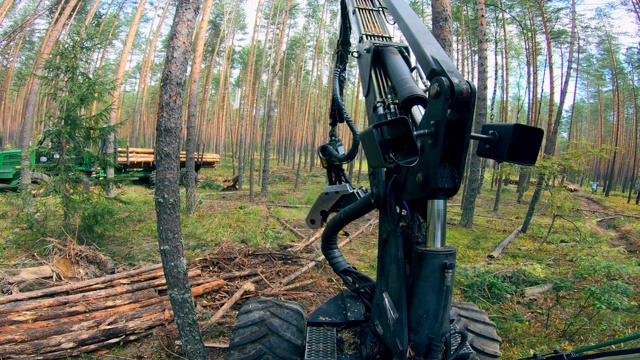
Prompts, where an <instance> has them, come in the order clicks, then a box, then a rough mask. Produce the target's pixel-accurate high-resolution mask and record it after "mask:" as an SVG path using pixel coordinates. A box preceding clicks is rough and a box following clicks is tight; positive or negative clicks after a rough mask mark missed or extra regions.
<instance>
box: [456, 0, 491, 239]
mask: <svg viewBox="0 0 640 360" xmlns="http://www.w3.org/2000/svg"><path fill="white" fill-rule="evenodd" d="M476 5H477V8H478V24H477V25H478V34H477V36H478V84H477V93H476V109H475V110H476V111H475V119H474V123H473V128H474V131H476V132H480V128H481V127H482V125H483V124H484V123H485V122H486V118H487V91H488V90H487V89H488V87H487V82H488V81H489V69H488V58H489V40H488V38H487V17H486V15H487V9H486V6H485V2H484V0H477V1H476ZM481 166H482V161H481V159H480V157H478V155H476V153H475V152H471V159H470V161H469V175H468V177H467V182H466V186H465V188H466V191H465V195H464V199H463V204H462V215H461V216H460V225H461V226H462V227H466V228H470V227H472V226H473V215H474V212H475V207H476V198H477V197H478V194H479V193H480V188H481V187H482V180H483V179H482V172H481V170H482V169H481Z"/></svg>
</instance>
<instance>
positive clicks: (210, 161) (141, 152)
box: [118, 148, 220, 166]
mask: <svg viewBox="0 0 640 360" xmlns="http://www.w3.org/2000/svg"><path fill="white" fill-rule="evenodd" d="M194 156H195V158H196V162H199V163H201V164H203V165H214V166H215V165H216V164H217V163H219V162H220V155H218V154H212V153H200V152H196V153H194ZM154 161H155V150H154V149H148V148H119V149H118V163H119V164H148V165H151V164H153V162H154ZM186 161H187V153H186V152H185V151H181V152H180V162H186Z"/></svg>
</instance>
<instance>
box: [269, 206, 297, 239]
mask: <svg viewBox="0 0 640 360" xmlns="http://www.w3.org/2000/svg"><path fill="white" fill-rule="evenodd" d="M269 215H270V216H272V217H273V218H274V219H276V220H278V222H279V223H280V224H282V226H284V227H285V228H286V229H287V230H289V231H291V232H292V233H293V234H294V235H295V236H297V237H298V238H300V239H305V238H306V236H305V235H304V234H303V233H301V232H300V231H298V229H296V228H294V227H293V226H291V225H289V224H287V222H286V221H284V220H282V219H280V217H278V215H276V214H274V213H272V212H269Z"/></svg>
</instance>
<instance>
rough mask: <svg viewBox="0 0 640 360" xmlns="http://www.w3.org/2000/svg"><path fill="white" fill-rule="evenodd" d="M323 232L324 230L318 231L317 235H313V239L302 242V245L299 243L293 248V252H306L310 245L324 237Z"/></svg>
mask: <svg viewBox="0 0 640 360" xmlns="http://www.w3.org/2000/svg"><path fill="white" fill-rule="evenodd" d="M323 231H324V229H319V230H318V231H316V233H315V234H313V236H312V237H310V238H309V239H307V240H305V241H303V242H300V243H298V244H296V245H294V246H293V247H292V248H291V251H293V252H300V251H302V250H304V249H305V248H306V247H307V246H309V245H311V244H313V243H314V242H315V241H316V240H318V239H319V238H320V237H322V232H323Z"/></svg>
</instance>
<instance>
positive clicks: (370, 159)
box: [307, 0, 542, 360]
mask: <svg viewBox="0 0 640 360" xmlns="http://www.w3.org/2000/svg"><path fill="white" fill-rule="evenodd" d="M390 26H397V27H398V28H399V29H400V31H401V32H402V35H403V36H404V38H405V39H406V41H407V43H408V44H401V43H397V42H395V41H394V39H393V37H392V36H391V32H390V31H389V27H390ZM351 39H355V40H356V41H357V42H356V44H355V46H353V45H352V44H351ZM349 57H354V58H356V60H357V64H358V68H359V73H360V81H361V85H362V89H363V94H364V97H365V105H366V112H367V117H368V127H367V129H365V130H364V131H363V132H362V133H361V134H358V131H357V130H356V129H355V126H354V125H353V120H352V119H351V118H350V116H349V114H348V112H347V111H346V108H345V106H344V102H343V88H344V83H345V79H346V71H347V65H348V62H349ZM414 61H415V62H417V64H416V65H412V64H413V63H414ZM332 79H333V96H332V101H331V118H330V123H329V125H330V130H329V141H328V142H327V144H325V145H323V146H321V147H320V149H319V150H318V153H319V155H320V158H321V159H322V163H323V166H324V167H325V169H327V178H328V182H329V186H328V187H327V188H326V189H325V191H323V192H322V194H321V195H320V197H319V198H318V200H317V201H316V203H315V204H314V205H313V207H312V209H311V211H310V213H309V215H308V217H307V224H308V225H309V226H310V227H312V228H319V227H321V226H323V225H324V224H325V223H326V222H327V221H328V223H327V226H326V228H325V231H324V233H323V236H322V250H323V254H324V255H325V258H326V259H327V261H328V262H329V264H330V265H331V267H332V268H333V270H334V271H335V272H336V274H338V275H339V276H340V277H341V278H342V280H343V281H344V283H345V285H346V286H347V288H348V289H349V290H350V291H351V292H353V293H354V294H356V295H357V296H359V297H360V299H361V301H362V303H363V304H364V305H365V306H366V308H367V313H368V314H369V315H368V316H369V317H368V319H369V324H368V329H369V332H370V334H371V338H372V339H374V340H373V341H374V342H378V343H379V346H369V347H368V350H366V351H365V352H366V353H365V354H364V356H363V357H364V358H378V357H383V358H387V357H388V358H397V359H405V358H415V359H434V360H435V359H441V358H442V355H443V351H446V352H447V354H448V355H452V354H454V353H460V349H444V345H443V344H445V343H450V341H449V340H450V339H448V338H447V336H451V332H450V330H449V308H450V303H451V295H452V291H453V283H454V281H453V279H454V271H455V258H456V253H455V250H454V249H453V248H451V247H447V246H446V242H445V235H446V232H445V225H446V199H448V198H449V197H451V196H453V195H455V194H456V193H457V192H458V190H459V188H460V186H461V183H462V174H463V173H464V165H465V158H466V155H467V150H468V147H469V141H470V140H471V139H475V140H479V142H480V143H481V144H482V147H481V149H480V148H479V149H480V150H481V151H478V154H479V155H481V156H484V157H489V158H493V159H496V160H498V161H511V162H516V163H520V164H531V163H532V162H534V161H535V158H536V156H537V154H538V151H539V147H540V142H541V139H542V133H541V130H540V131H538V130H539V129H536V130H535V131H533V132H532V131H530V128H529V127H525V128H522V127H512V126H507V127H503V126H489V127H487V128H486V129H485V128H483V129H482V132H481V134H472V133H471V126H472V120H473V114H474V107H475V86H474V85H473V84H472V83H471V82H469V81H467V80H466V79H464V78H463V77H462V75H461V74H460V73H459V71H458V70H457V69H456V67H455V65H454V64H453V62H452V61H451V60H450V59H449V57H448V56H447V55H446V53H445V52H444V50H443V49H442V47H441V46H440V45H439V44H438V42H437V41H436V40H435V38H434V37H433V35H432V34H431V33H430V32H429V30H428V29H427V28H426V27H425V25H424V24H423V23H422V21H421V20H420V19H419V18H418V16H417V15H416V14H415V13H414V12H413V10H412V9H411V8H410V7H409V5H408V4H407V3H406V2H405V1H404V0H388V1H385V2H384V3H383V2H381V1H380V0H342V1H341V26H340V37H339V40H338V46H337V50H336V63H335V70H334V73H333V76H332ZM341 123H346V124H347V126H348V127H349V129H350V132H351V133H352V134H353V141H352V145H351V148H350V149H349V150H348V151H346V152H345V151H344V146H343V145H342V141H341V140H340V139H339V138H338V137H337V131H336V127H337V126H338V125H339V124H341ZM500 125H502V124H500ZM521 126H524V125H521ZM523 137H524V138H528V139H532V140H530V145H531V146H530V149H527V150H525V151H521V150H520V149H519V148H518V146H516V145H514V144H518V145H519V144H522V141H523V140H522V138H523ZM536 141H537V147H536ZM360 143H361V144H362V148H363V150H364V152H365V155H366V158H367V164H368V167H369V182H370V190H364V189H357V190H356V189H353V188H352V187H351V184H350V183H349V180H348V179H347V178H346V176H345V175H344V171H343V170H342V165H343V164H344V163H346V162H348V161H351V160H353V158H355V154H356V152H357V148H358V146H359V144H360ZM373 209H377V210H378V217H379V235H378V264H377V276H376V280H375V282H374V281H373V280H372V279H371V278H370V277H368V276H366V275H364V274H361V273H360V272H358V271H357V270H356V269H355V268H354V267H353V266H352V265H351V264H350V263H349V262H348V261H347V260H346V259H345V258H344V256H343V255H342V253H341V252H340V250H339V249H338V246H337V236H338V233H339V232H340V231H341V230H342V229H343V228H344V227H345V226H346V225H347V224H348V223H350V222H352V221H354V220H356V219H357V218H359V217H362V216H364V215H366V214H367V213H369V212H370V211H372V210H373ZM331 213H337V214H336V215H335V216H334V217H332V218H331V219H330V220H329V215H330V214H331Z"/></svg>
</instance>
